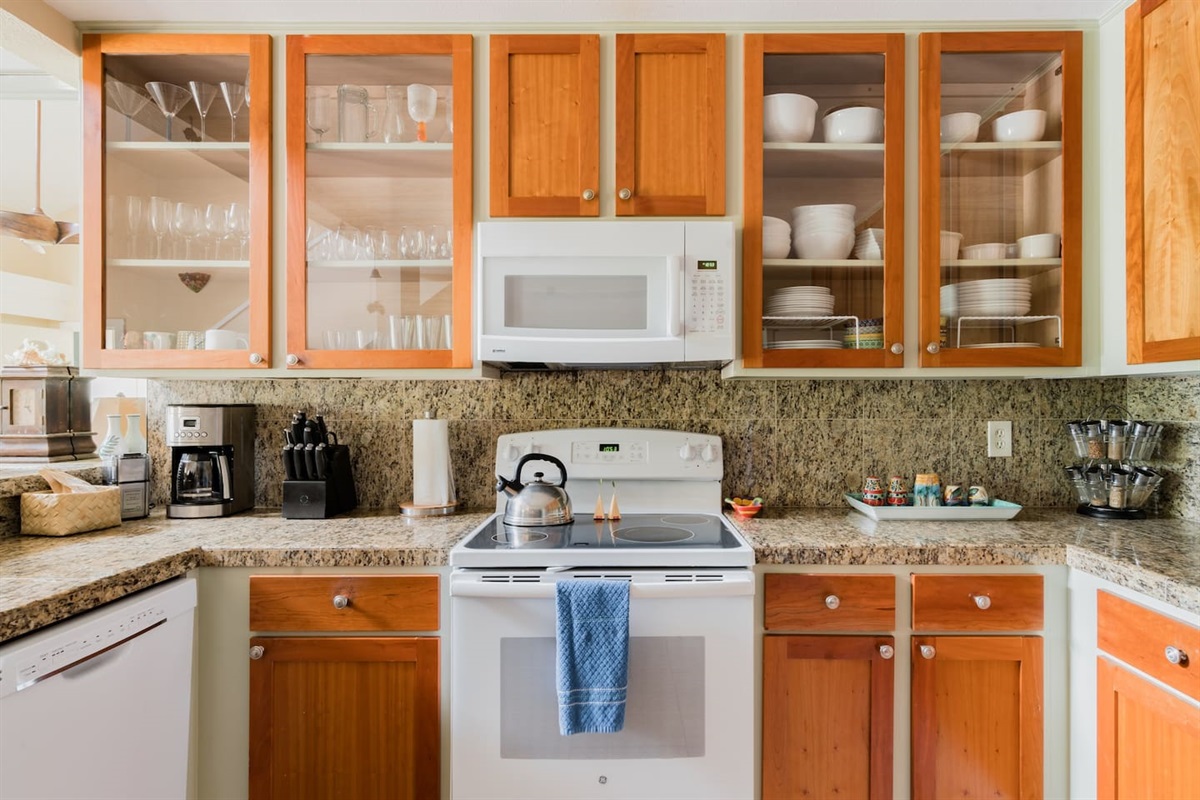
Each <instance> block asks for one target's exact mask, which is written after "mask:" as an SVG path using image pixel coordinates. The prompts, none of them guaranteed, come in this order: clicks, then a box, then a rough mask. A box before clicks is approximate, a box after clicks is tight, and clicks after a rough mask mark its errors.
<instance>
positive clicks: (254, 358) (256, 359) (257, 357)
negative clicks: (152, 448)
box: [250, 353, 263, 364]
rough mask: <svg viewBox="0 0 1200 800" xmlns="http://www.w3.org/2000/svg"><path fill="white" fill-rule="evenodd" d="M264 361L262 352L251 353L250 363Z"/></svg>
mask: <svg viewBox="0 0 1200 800" xmlns="http://www.w3.org/2000/svg"><path fill="white" fill-rule="evenodd" d="M262 362H263V357H262V353H251V354H250V363H251V364H261V363H262Z"/></svg>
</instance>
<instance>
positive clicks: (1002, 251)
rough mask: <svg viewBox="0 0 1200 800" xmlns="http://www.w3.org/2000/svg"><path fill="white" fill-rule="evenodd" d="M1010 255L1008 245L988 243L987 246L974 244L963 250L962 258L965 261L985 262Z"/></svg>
mask: <svg viewBox="0 0 1200 800" xmlns="http://www.w3.org/2000/svg"><path fill="white" fill-rule="evenodd" d="M1007 253H1008V245H1007V244H1005V243H1004V242H988V243H987V244H973V245H970V246H969V247H964V248H963V249H962V257H963V260H964V261H984V260H992V259H999V258H1004V256H1005V255H1006V254H1007Z"/></svg>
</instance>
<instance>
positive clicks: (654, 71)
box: [616, 33, 725, 216]
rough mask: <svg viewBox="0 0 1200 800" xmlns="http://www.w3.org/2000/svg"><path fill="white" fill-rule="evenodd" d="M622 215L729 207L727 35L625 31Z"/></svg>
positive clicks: (619, 176)
mask: <svg viewBox="0 0 1200 800" xmlns="http://www.w3.org/2000/svg"><path fill="white" fill-rule="evenodd" d="M616 91H617V108H616V130H617V140H616V192H617V197H616V209H617V216H630V215H644V216H677V215H711V216H721V215H723V214H724V213H725V34H723V33H692V34H668V33H637V34H618V35H617V79H616Z"/></svg>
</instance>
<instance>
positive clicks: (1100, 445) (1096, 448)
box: [1083, 420, 1104, 458]
mask: <svg viewBox="0 0 1200 800" xmlns="http://www.w3.org/2000/svg"><path fill="white" fill-rule="evenodd" d="M1083 428H1084V433H1085V435H1086V436H1087V457H1088V458H1104V427H1103V424H1102V423H1101V422H1100V420H1089V421H1087V422H1085V423H1083Z"/></svg>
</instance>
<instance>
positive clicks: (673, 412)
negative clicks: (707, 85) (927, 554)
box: [147, 371, 1200, 518]
mask: <svg viewBox="0 0 1200 800" xmlns="http://www.w3.org/2000/svg"><path fill="white" fill-rule="evenodd" d="M147 394H148V397H147V415H148V419H149V421H150V426H149V428H150V435H149V439H150V449H151V455H152V456H153V459H154V464H155V465H165V464H166V463H167V452H166V447H165V444H164V438H163V430H162V424H163V419H164V416H165V410H166V406H167V405H168V404H170V403H254V404H255V405H256V406H257V407H258V415H257V419H258V436H257V448H258V450H257V455H256V469H255V474H256V498H255V501H256V504H257V505H260V506H278V505H280V503H281V496H282V488H281V481H282V479H283V474H282V466H281V464H280V457H279V451H280V446H281V445H282V443H283V433H282V431H283V428H284V426H285V425H286V424H287V423H288V421H289V420H290V419H291V415H292V412H294V411H296V410H297V409H303V410H305V411H306V412H308V413H309V414H310V415H311V414H314V413H323V414H324V415H325V419H326V421H327V422H328V424H329V427H330V428H331V429H333V430H337V431H338V432H339V433H340V434H341V436H342V441H343V442H344V443H347V444H349V445H350V447H351V452H352V454H353V464H354V475H355V479H356V482H357V485H358V492H359V499H360V505H362V506H364V507H370V508H387V509H397V508H398V506H399V504H400V503H401V502H404V501H406V500H409V499H410V498H411V496H412V420H413V419H415V418H418V417H421V416H423V415H424V413H425V412H426V411H433V412H435V413H436V416H437V417H439V418H442V419H447V420H449V421H450V439H451V458H452V460H453V464H454V471H455V480H456V483H457V486H458V492H459V497H460V499H462V500H464V501H465V502H466V503H467V505H468V507H470V508H476V509H487V508H490V507H492V506H494V504H495V495H494V494H493V490H492V485H493V482H494V478H493V474H492V473H493V459H494V453H493V450H494V447H495V441H496V437H497V436H499V435H500V434H504V433H513V432H519V431H526V430H540V429H545V428H568V427H592V426H627V427H655V428H673V429H679V430H693V431H697V432H700V433H710V434H717V435H719V436H721V437H722V439H723V440H724V442H725V480H724V486H723V490H724V494H725V495H727V496H728V495H733V494H742V495H748V496H753V495H761V496H762V497H763V498H765V500H766V502H767V503H768V504H771V505H776V506H833V507H837V506H842V505H843V504H844V500H843V499H842V496H841V495H842V493H843V492H845V491H853V490H856V489H858V488H859V487H861V484H862V479H863V477H864V476H865V475H867V474H873V475H880V476H883V477H885V478H886V476H888V475H891V474H895V473H900V474H902V475H905V476H906V477H907V478H908V479H909V480H910V481H911V478H912V476H913V475H914V474H915V473H917V472H927V471H936V472H938V473H940V474H941V476H942V478H943V481H944V482H948V483H961V484H963V485H968V484H982V485H984V486H986V487H987V488H988V490H989V491H990V492H991V493H992V496H993V497H1000V498H1003V499H1005V500H1011V501H1013V502H1017V503H1020V504H1022V505H1028V506H1070V505H1073V504H1074V500H1073V495H1072V493H1071V491H1070V488H1069V487H1068V486H1067V484H1066V483H1065V482H1064V479H1063V476H1062V467H1063V466H1064V465H1065V464H1068V463H1072V459H1073V455H1072V452H1071V449H1070V445H1069V441H1068V439H1067V437H1066V436H1065V434H1064V432H1063V422H1064V421H1065V420H1068V419H1078V418H1081V417H1087V416H1090V415H1093V414H1097V413H1099V412H1100V411H1101V410H1102V409H1104V408H1105V407H1106V406H1108V405H1110V404H1117V405H1122V406H1126V407H1128V408H1129V411H1130V412H1131V413H1132V414H1133V415H1134V416H1135V417H1145V418H1152V419H1163V420H1168V421H1170V422H1171V423H1172V433H1171V435H1170V436H1169V437H1168V440H1167V441H1166V442H1165V445H1164V460H1163V461H1162V464H1163V466H1165V467H1167V468H1168V469H1170V470H1172V471H1173V474H1172V477H1171V479H1170V480H1169V481H1168V482H1167V483H1166V484H1165V485H1164V487H1163V489H1164V491H1163V493H1162V498H1161V500H1162V502H1161V504H1160V508H1159V513H1162V514H1165V515H1168V516H1185V517H1191V518H1195V517H1196V515H1197V514H1196V505H1197V499H1198V498H1197V496H1196V495H1197V490H1196V485H1197V483H1198V482H1200V478H1198V477H1197V472H1198V470H1200V465H1198V462H1200V415H1198V412H1197V399H1196V398H1197V396H1198V395H1200V378H1194V377H1188V378H1161V379H1159V378H1155V379H1141V378H1139V379H1129V380H1126V379H1124V378H1112V379H1027V380H1020V379H1002V380H736V381H723V380H721V379H720V377H719V374H718V373H716V372H689V371H669V372H657V371H655V372H642V371H628V372H608V371H605V372H562V373H539V374H530V373H523V374H516V373H514V374H508V375H505V376H504V377H503V378H502V379H500V380H492V381H398V380H373V379H342V378H327V379H303V378H301V379H280V380H214V381H195V380H162V381H151V382H150V383H149V387H148V392H147ZM989 419H1007V420H1011V421H1012V423H1013V457H1012V458H988V457H987V449H986V431H987V421H988V420H989ZM168 487H169V483H168V479H167V475H166V474H165V467H162V466H160V469H158V471H157V474H156V480H155V497H154V499H155V501H156V502H159V503H161V502H164V501H165V499H166V497H167V492H168Z"/></svg>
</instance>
